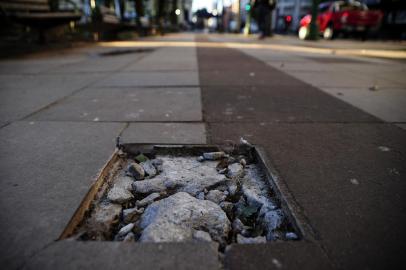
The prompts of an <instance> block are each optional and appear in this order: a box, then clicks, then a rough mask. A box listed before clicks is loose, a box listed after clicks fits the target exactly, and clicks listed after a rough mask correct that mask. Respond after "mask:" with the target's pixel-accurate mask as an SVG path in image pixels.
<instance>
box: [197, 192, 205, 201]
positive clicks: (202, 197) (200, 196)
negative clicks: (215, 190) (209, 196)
mask: <svg viewBox="0 0 406 270" xmlns="http://www.w3.org/2000/svg"><path fill="white" fill-rule="evenodd" d="M196 198H197V199H199V200H204V192H200V193H199V194H197V196H196Z"/></svg>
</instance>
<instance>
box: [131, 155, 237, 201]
mask: <svg viewBox="0 0 406 270" xmlns="http://www.w3.org/2000/svg"><path fill="white" fill-rule="evenodd" d="M158 157H159V158H160V159H162V160H163V172H162V173H160V174H159V175H157V176H155V177H154V178H152V179H148V180H144V181H135V182H134V183H133V190H134V191H135V192H136V193H141V194H149V193H152V192H161V191H165V190H167V189H169V190H172V191H184V192H187V193H189V194H191V195H192V196H196V195H197V194H198V193H199V192H202V191H203V190H204V189H211V188H212V187H218V186H221V185H225V184H227V183H228V182H229V181H230V180H229V179H227V178H226V177H225V176H224V175H220V174H218V173H217V171H216V162H215V161H206V162H204V163H200V162H198V161H197V160H195V159H194V158H193V157H173V156H168V155H162V156H158Z"/></svg>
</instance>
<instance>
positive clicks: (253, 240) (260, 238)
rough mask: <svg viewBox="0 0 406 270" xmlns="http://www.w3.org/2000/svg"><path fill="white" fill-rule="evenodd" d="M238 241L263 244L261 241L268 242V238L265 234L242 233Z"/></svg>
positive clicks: (240, 242) (238, 236)
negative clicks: (245, 234) (254, 235)
mask: <svg viewBox="0 0 406 270" xmlns="http://www.w3.org/2000/svg"><path fill="white" fill-rule="evenodd" d="M237 243H238V244H261V243H266V238H265V236H258V237H244V236H242V235H241V234H238V235H237Z"/></svg>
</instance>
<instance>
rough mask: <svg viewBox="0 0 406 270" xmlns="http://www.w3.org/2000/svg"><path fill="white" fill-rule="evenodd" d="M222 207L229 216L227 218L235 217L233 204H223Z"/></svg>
mask: <svg viewBox="0 0 406 270" xmlns="http://www.w3.org/2000/svg"><path fill="white" fill-rule="evenodd" d="M220 207H221V209H223V211H224V212H225V213H226V214H227V216H229V217H231V216H233V208H234V205H233V203H231V202H221V203H220Z"/></svg>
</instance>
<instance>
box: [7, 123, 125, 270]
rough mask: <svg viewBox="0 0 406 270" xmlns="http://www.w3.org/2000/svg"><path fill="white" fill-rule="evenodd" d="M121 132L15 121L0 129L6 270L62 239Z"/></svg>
mask: <svg viewBox="0 0 406 270" xmlns="http://www.w3.org/2000/svg"><path fill="white" fill-rule="evenodd" d="M122 128H123V124H100V123H92V124H90V125H89V124H88V123H69V122H63V123H55V122H38V123H36V124H35V125H30V123H29V122H16V123H13V124H11V125H9V126H7V127H5V128H2V129H0V151H1V155H0V179H1V182H0V187H1V188H0V197H1V203H0V220H1V222H0V231H1V234H0V237H1V241H0V249H1V250H2V252H1V256H0V263H1V265H3V267H5V268H8V269H15V268H18V267H20V266H21V265H22V264H23V263H24V261H25V260H26V259H27V258H28V257H30V256H31V255H32V254H34V253H35V252H37V251H39V250H40V249H42V248H44V247H45V246H46V245H48V244H49V243H51V242H53V241H54V240H55V239H57V238H58V237H59V235H60V233H62V230H63V229H64V227H65V226H66V224H67V223H68V221H69V219H70V218H71V217H72V215H73V213H74V211H75V210H76V208H77V207H78V206H79V204H80V201H81V200H82V199H83V197H84V195H85V194H86V193H87V191H88V189H89V187H90V185H91V183H92V181H93V179H94V176H95V175H96V174H97V172H98V171H99V170H100V168H101V167H102V166H103V165H104V164H105V162H106V161H107V159H108V158H109V157H110V155H111V153H112V151H113V149H114V138H115V136H117V135H118V133H119V131H120V130H121V129H122ZM17 168H18V169H17ZM16 211H18V214H16ZM6 266H7V267H6Z"/></svg>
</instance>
